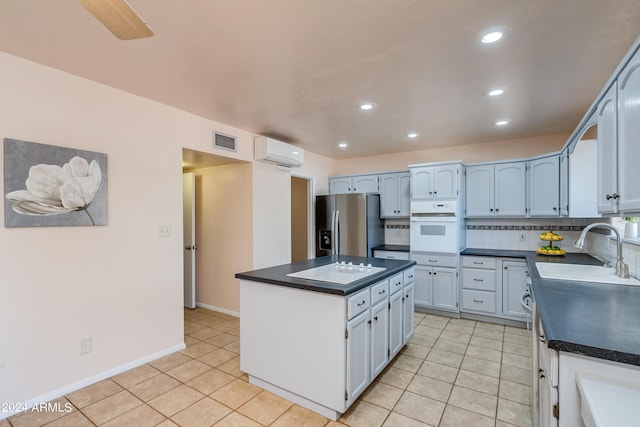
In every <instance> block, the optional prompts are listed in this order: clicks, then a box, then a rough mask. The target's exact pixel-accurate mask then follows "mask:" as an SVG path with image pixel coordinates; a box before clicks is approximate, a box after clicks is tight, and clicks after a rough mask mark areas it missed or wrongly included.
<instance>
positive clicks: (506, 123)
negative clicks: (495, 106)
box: [494, 120, 509, 126]
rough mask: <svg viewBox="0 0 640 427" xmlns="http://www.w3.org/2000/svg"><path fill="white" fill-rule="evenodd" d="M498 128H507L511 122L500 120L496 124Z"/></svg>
mask: <svg viewBox="0 0 640 427" xmlns="http://www.w3.org/2000/svg"><path fill="white" fill-rule="evenodd" d="M494 124H495V125H496V126H506V125H508V124H509V120H498V121H497V122H495V123H494Z"/></svg>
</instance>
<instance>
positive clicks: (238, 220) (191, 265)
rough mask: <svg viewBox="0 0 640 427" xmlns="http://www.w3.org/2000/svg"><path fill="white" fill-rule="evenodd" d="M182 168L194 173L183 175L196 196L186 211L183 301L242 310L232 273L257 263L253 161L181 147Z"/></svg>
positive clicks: (231, 311) (228, 311) (227, 311)
mask: <svg viewBox="0 0 640 427" xmlns="http://www.w3.org/2000/svg"><path fill="white" fill-rule="evenodd" d="M182 172H183V178H185V177H189V176H193V178H189V179H183V183H184V181H189V182H191V183H192V184H191V187H190V189H189V191H186V190H184V188H183V196H184V195H185V194H187V193H190V194H192V200H193V208H192V212H193V213H185V212H183V225H184V229H183V237H184V243H183V242H182V241H181V243H183V246H182V249H183V253H184V264H183V265H184V278H185V281H184V285H185V286H184V295H185V296H184V298H185V299H184V306H185V307H187V308H192V307H195V306H197V307H204V308H207V309H210V310H214V311H219V312H222V313H225V314H231V315H238V313H239V295H238V294H239V290H238V289H237V288H238V286H237V279H235V277H234V274H235V273H237V272H239V271H247V270H250V269H251V266H252V265H253V258H252V255H251V251H252V240H251V236H252V234H251V233H252V217H253V213H252V209H251V205H252V165H251V163H249V162H244V161H239V160H235V159H230V158H226V157H222V156H216V155H213V154H210V153H203V152H198V151H195V150H190V149H184V148H183V150H182ZM190 236H192V239H191V240H190V241H187V240H188V237H190Z"/></svg>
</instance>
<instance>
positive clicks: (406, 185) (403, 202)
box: [397, 173, 411, 218]
mask: <svg viewBox="0 0 640 427" xmlns="http://www.w3.org/2000/svg"><path fill="white" fill-rule="evenodd" d="M410 207H411V175H409V173H401V174H398V208H397V209H398V216H399V217H406V218H409V214H410V212H411V209H410Z"/></svg>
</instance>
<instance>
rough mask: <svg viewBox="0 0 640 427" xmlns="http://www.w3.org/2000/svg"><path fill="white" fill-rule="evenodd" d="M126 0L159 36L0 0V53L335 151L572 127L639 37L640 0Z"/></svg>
mask: <svg viewBox="0 0 640 427" xmlns="http://www.w3.org/2000/svg"><path fill="white" fill-rule="evenodd" d="M129 3H130V4H131V5H132V6H133V7H134V8H135V9H136V10H137V12H138V13H139V14H140V15H141V16H142V17H143V19H145V21H147V23H148V24H149V26H150V27H151V28H152V30H153V31H154V33H155V35H154V36H153V37H151V38H146V39H140V40H132V41H122V40H119V39H117V38H115V37H114V36H113V35H112V34H111V33H110V32H109V31H108V30H107V29H106V28H104V27H103V26H102V25H101V24H100V23H99V22H98V21H97V20H96V19H95V18H94V17H93V16H92V15H90V14H89V13H88V12H87V11H86V10H85V9H83V8H82V6H81V5H80V4H79V3H78V2H76V1H73V0H46V1H43V0H0V50H2V51H5V52H8V53H11V54H14V55H17V56H20V57H24V58H27V59H30V60H33V61H36V62H39V63H42V64H46V65H48V66H51V67H55V68H58V69H61V70H64V71H68V72H70V73H73V74H76V75H79V76H82V77H86V78H89V79H92V80H95V81H98V82H102V83H105V84H107V85H110V86H113V87H117V88H120V89H123V90H125V91H128V92H131V93H134V94H137V95H140V96H143V97H146V98H150V99H154V100H157V101H160V102H162V103H165V104H169V105H172V106H175V107H178V108H181V109H183V110H186V111H189V112H192V113H194V114H197V115H199V116H202V117H206V118H210V119H212V120H215V121H217V122H221V123H225V124H227V125H231V126H234V127H237V128H240V129H245V130H247V131H250V132H254V133H256V134H261V135H267V136H272V137H275V138H277V139H280V140H282V141H285V142H290V143H293V144H296V145H300V146H302V147H303V148H305V149H307V150H310V151H313V152H316V153H319V154H323V155H327V156H330V157H334V158H343V157H354V156H362V155H369V154H382V153H388V152H398V151H411V150H417V149H425V148H435V147H444V146H452V145H462V144H472V143H482V142H487V141H496V140H502V139H513V138H523V137H530V136H536V135H548V134H556V133H564V132H567V133H568V132H571V131H573V129H574V128H575V126H576V125H577V124H578V122H579V120H580V119H581V118H582V116H583V114H584V113H585V112H586V110H587V108H588V107H589V105H590V104H591V102H592V101H593V99H594V98H595V97H596V95H597V94H598V92H599V91H600V89H601V88H602V86H603V85H604V83H605V82H606V81H607V79H608V78H609V76H610V75H611V73H612V72H613V70H614V69H615V67H616V66H617V65H618V63H619V62H620V60H621V59H622V57H623V56H624V54H625V53H626V51H627V50H628V49H629V47H630V46H631V44H632V43H633V41H634V40H635V39H636V37H638V36H639V35H640V2H639V1H638V0H482V1H478V0H322V1H318V0H270V1H265V0H181V1H176V0H129ZM498 25H506V26H508V27H510V33H509V34H508V36H507V37H506V38H505V39H504V40H502V41H500V42H498V43H496V44H494V45H482V44H481V43H480V42H479V36H480V34H481V33H482V32H483V31H484V30H485V29H487V28H490V27H493V26H498ZM494 86H503V87H507V88H508V91H507V93H506V94H505V95H503V96H501V97H497V98H489V97H488V96H485V95H483V93H484V92H486V91H487V90H489V89H490V88H493V87H494ZM362 101H373V102H375V103H376V104H377V105H378V106H377V108H376V109H375V110H374V111H370V112H366V113H364V112H361V111H358V110H357V108H356V106H357V105H358V104H359V103H360V102H362ZM503 118H504V119H509V120H510V121H511V124H510V125H509V126H507V127H496V126H494V125H493V123H494V122H495V121H496V120H498V119H503ZM408 131H417V132H420V136H419V137H418V138H416V139H415V140H409V139H408V138H406V137H405V134H406V132H408ZM341 141H347V142H348V143H349V144H350V146H349V148H348V149H346V150H341V149H338V148H337V143H338V142H341Z"/></svg>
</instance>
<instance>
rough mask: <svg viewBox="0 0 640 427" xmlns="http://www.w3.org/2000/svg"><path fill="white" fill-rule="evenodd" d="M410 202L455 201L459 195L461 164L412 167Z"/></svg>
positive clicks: (410, 167)
mask: <svg viewBox="0 0 640 427" xmlns="http://www.w3.org/2000/svg"><path fill="white" fill-rule="evenodd" d="M409 169H410V171H411V200H429V199H435V200H437V199H455V198H457V197H458V194H459V193H460V188H459V176H460V172H461V169H462V164H461V163H452V164H445V165H437V166H423V165H412V166H409Z"/></svg>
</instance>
